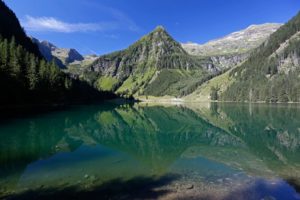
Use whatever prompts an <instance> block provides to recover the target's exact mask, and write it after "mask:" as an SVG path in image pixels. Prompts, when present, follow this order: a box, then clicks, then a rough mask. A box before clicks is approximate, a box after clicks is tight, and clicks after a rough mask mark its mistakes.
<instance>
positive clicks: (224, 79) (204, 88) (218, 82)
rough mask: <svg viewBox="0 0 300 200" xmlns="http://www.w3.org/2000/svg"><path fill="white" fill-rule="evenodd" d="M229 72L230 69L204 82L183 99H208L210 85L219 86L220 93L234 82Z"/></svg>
mask: <svg viewBox="0 0 300 200" xmlns="http://www.w3.org/2000/svg"><path fill="white" fill-rule="evenodd" d="M230 72H231V70H229V71H227V72H226V73H224V74H221V75H219V76H217V77H215V78H213V79H211V80H209V81H207V82H205V83H204V84H202V85H201V86H200V87H198V88H197V89H196V90H195V91H194V92H193V93H192V94H190V95H188V96H186V97H185V98H184V99H185V100H186V101H210V92H211V88H212V87H216V88H219V92H218V93H219V94H221V93H223V92H224V91H225V90H226V89H227V88H228V87H229V86H230V85H231V84H232V83H233V82H234V79H233V78H232V77H230V75H229V74H230Z"/></svg>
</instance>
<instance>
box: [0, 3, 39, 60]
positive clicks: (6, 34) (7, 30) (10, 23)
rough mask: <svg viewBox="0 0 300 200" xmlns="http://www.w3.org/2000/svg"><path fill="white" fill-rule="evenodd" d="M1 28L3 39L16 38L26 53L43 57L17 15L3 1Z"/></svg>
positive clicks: (0, 12) (0, 33) (1, 4)
mask: <svg viewBox="0 0 300 200" xmlns="http://www.w3.org/2000/svg"><path fill="white" fill-rule="evenodd" d="M0 27H1V28H0V35H1V37H2V38H6V39H11V38H12V37H14V38H15V42H16V43H17V44H18V45H21V46H22V47H23V48H24V49H26V51H28V52H30V53H33V54H35V55H37V56H38V57H41V54H40V53H39V50H38V48H37V46H36V45H35V44H33V43H32V42H31V40H30V38H28V37H27V35H26V33H25V32H24V30H23V28H22V27H21V25H20V22H19V20H18V18H17V17H16V15H15V13H14V12H13V11H12V10H10V9H9V8H8V7H7V6H6V4H5V3H4V2H3V1H2V0H0Z"/></svg>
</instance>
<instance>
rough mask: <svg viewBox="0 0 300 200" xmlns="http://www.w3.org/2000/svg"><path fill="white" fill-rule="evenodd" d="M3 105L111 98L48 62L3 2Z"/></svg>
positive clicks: (0, 47) (0, 6) (0, 41)
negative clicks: (70, 76)
mask: <svg viewBox="0 0 300 200" xmlns="http://www.w3.org/2000/svg"><path fill="white" fill-rule="evenodd" d="M0 91H1V93H2V95H1V98H0V105H7V104H9V105H15V104H53V103H66V102H73V101H81V100H87V99H93V98H97V99H98V98H104V97H107V96H111V95H110V94H104V93H100V92H98V91H96V90H95V89H94V88H92V87H90V86H89V85H88V84H86V83H84V82H80V81H77V80H73V79H71V78H69V77H68V76H67V75H66V74H64V73H63V72H62V71H60V69H59V68H58V67H57V66H56V65H55V63H54V62H52V63H48V62H46V61H45V60H44V59H43V58H42V56H41V54H40V52H39V50H38V48H37V46H35V45H34V44H33V43H32V41H31V39H30V38H29V37H27V36H26V34H25V32H24V31H23V29H22V27H21V26H20V23H19V21H18V19H17V18H16V15H15V14H14V13H13V11H11V10H10V9H9V8H8V7H7V6H6V5H5V3H4V2H3V1H0Z"/></svg>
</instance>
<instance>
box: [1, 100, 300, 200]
mask: <svg viewBox="0 0 300 200" xmlns="http://www.w3.org/2000/svg"><path fill="white" fill-rule="evenodd" d="M0 137H1V140H0V198H3V199H32V198H38V199H39V198H43V199H45V198H48V199H59V198H61V199H66V198H72V199H99V197H101V198H100V199H193V198H194V199H291V200H292V199H300V195H299V193H298V192H299V188H300V179H299V178H300V108H299V107H298V106H297V105H263V104H258V105H253V104H252V105H249V104H190V105H147V104H135V105H115V104H112V103H106V104H103V105H94V106H75V107H72V108H70V109H68V110H66V111H57V112H52V113H49V114H42V115H36V116H34V117H29V118H23V119H16V120H10V121H6V122H4V123H1V124H0Z"/></svg>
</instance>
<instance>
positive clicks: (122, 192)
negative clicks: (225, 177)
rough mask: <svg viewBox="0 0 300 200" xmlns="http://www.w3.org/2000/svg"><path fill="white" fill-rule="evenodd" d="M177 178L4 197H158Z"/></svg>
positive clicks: (12, 199) (137, 179)
mask: <svg viewBox="0 0 300 200" xmlns="http://www.w3.org/2000/svg"><path fill="white" fill-rule="evenodd" d="M177 178H178V176H177V175H166V176H163V177H159V178H156V177H135V178H133V179H130V180H127V181H124V180H121V179H114V180H110V181H108V182H105V183H102V184H100V185H93V186H92V187H91V188H85V189H82V188H79V187H77V186H66V187H61V186H60V187H58V188H40V189H36V190H28V191H26V192H23V193H20V194H12V195H7V196H5V197H4V199H8V200H15V199H18V200H19V199H21V200H25V199H49V200H50V199H51V200H52V199H56V200H60V199H145V198H147V199H149V198H150V199H157V198H159V197H160V196H164V195H166V194H168V193H169V192H170V190H169V189H161V188H162V187H163V186H165V185H168V184H170V183H172V182H173V181H175V180H176V179H177ZM157 188H160V189H157Z"/></svg>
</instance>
